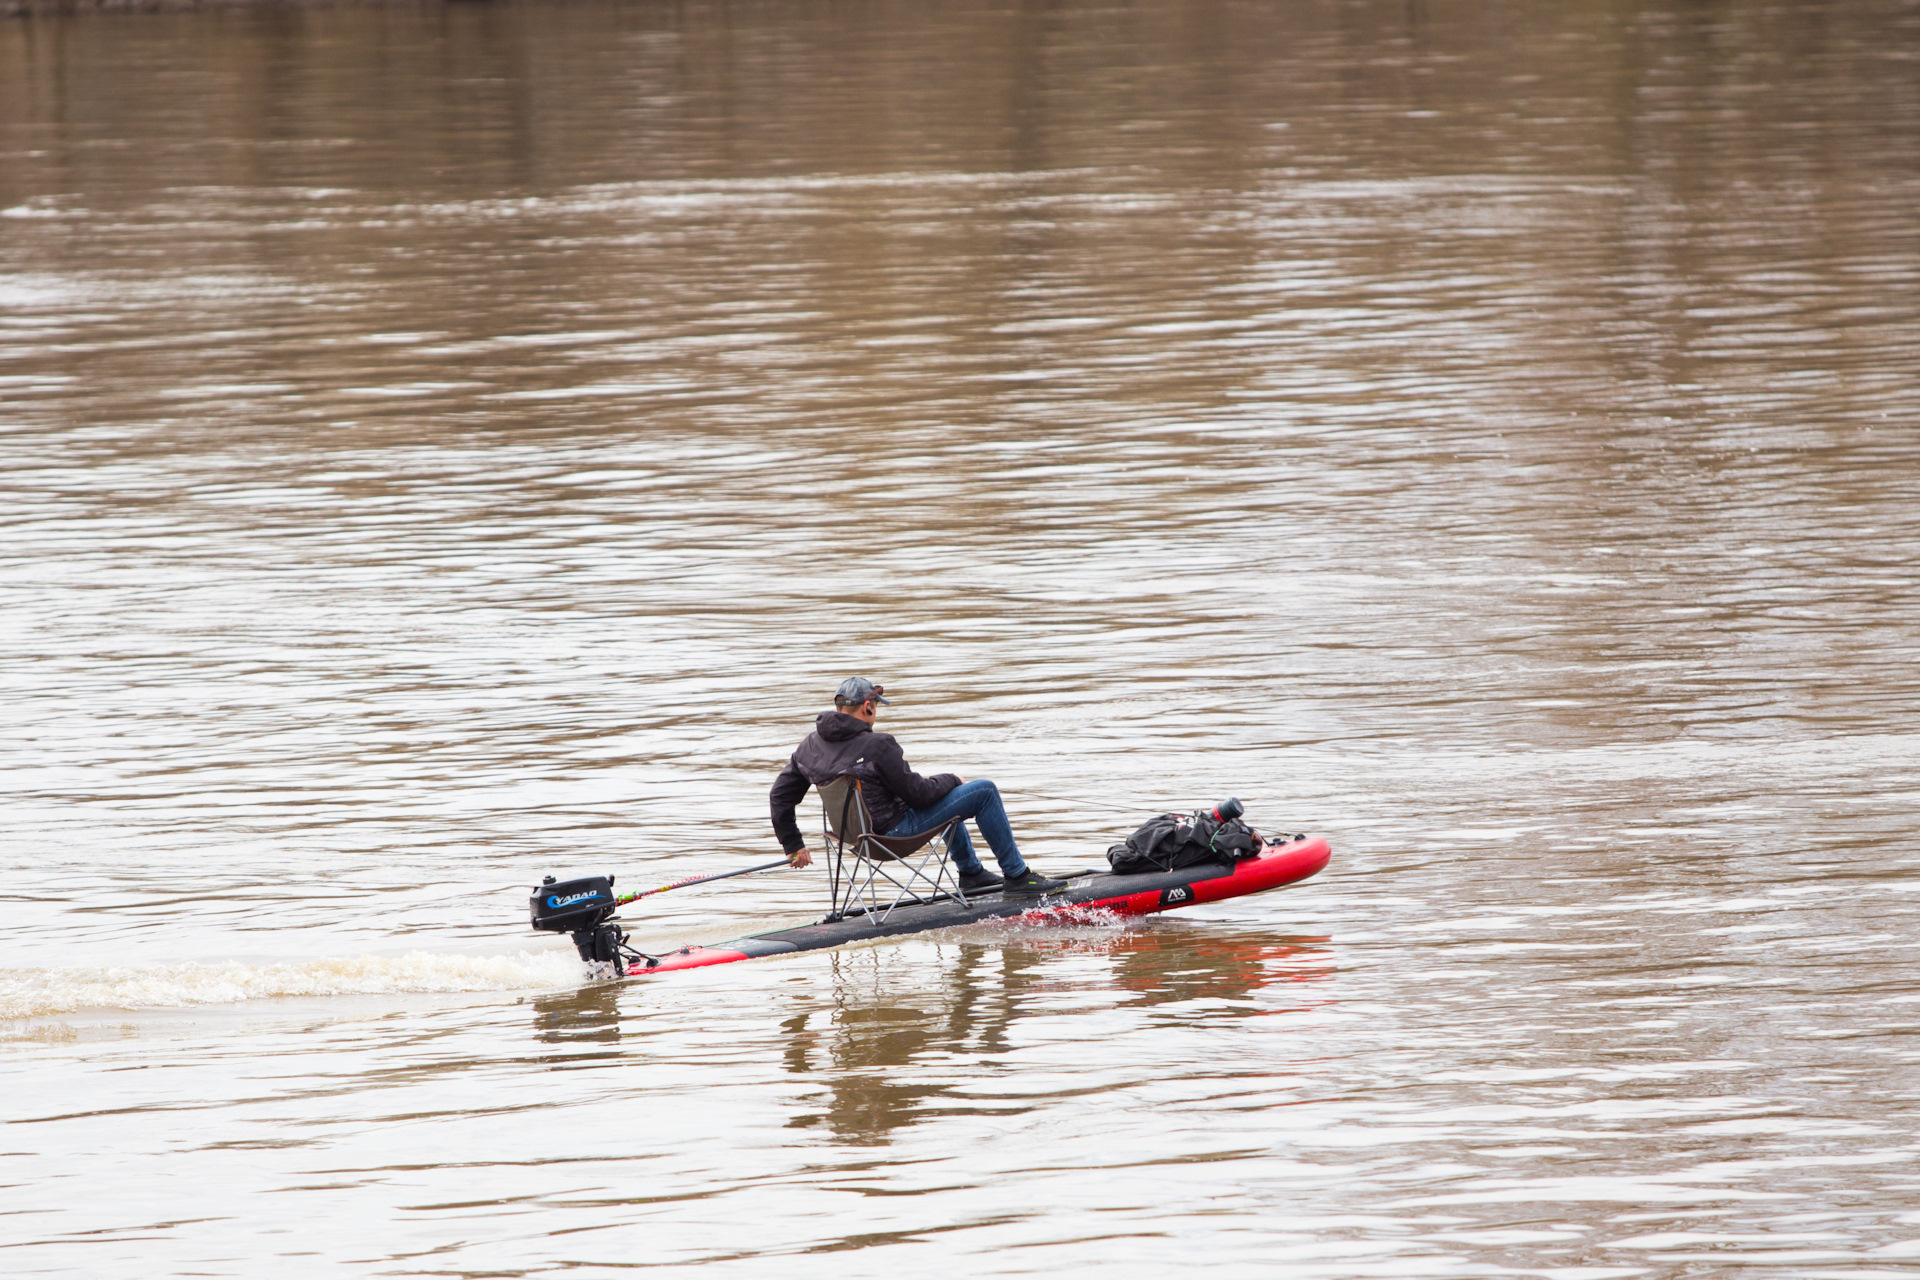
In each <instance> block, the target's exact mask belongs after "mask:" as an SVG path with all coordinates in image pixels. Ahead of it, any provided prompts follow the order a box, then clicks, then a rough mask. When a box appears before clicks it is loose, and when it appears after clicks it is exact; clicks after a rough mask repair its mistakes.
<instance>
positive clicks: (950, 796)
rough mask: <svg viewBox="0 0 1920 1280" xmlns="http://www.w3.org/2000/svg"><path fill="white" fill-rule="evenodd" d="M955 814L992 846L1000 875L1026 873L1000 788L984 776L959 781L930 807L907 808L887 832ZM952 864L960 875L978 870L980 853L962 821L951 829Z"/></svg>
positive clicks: (924, 827)
mask: <svg viewBox="0 0 1920 1280" xmlns="http://www.w3.org/2000/svg"><path fill="white" fill-rule="evenodd" d="M955 818H972V819H973V822H974V825H975V826H977V827H979V828H980V834H981V835H982V836H984V837H986V841H987V848H989V849H991V850H993V860H994V861H995V862H997V863H999V864H1000V874H1001V875H1003V876H1005V877H1006V878H1007V879H1009V880H1011V879H1013V878H1014V877H1015V876H1022V875H1025V874H1026V873H1027V864H1026V860H1025V859H1023V858H1022V857H1021V856H1020V846H1019V845H1017V844H1015V843H1014V842H1013V828H1012V827H1011V826H1010V825H1008V823H1007V807H1006V806H1005V805H1003V804H1001V803H1000V788H998V787H996V786H994V785H993V784H992V783H991V782H988V781H987V780H986V779H985V778H981V779H979V780H978V781H975V782H963V783H961V784H960V785H959V786H957V787H955V788H954V789H953V790H951V791H949V792H947V795H946V798H945V799H944V800H941V801H940V802H939V803H938V804H936V805H934V806H933V807H932V808H931V809H909V810H907V812H906V816H905V817H903V818H901V819H900V821H898V822H896V823H894V824H893V830H891V831H889V832H887V834H888V835H890V836H917V835H919V834H920V833H921V832H922V831H931V830H933V829H934V828H935V827H938V826H942V825H944V824H946V823H948V822H951V821H952V820H953V819H955ZM953 865H954V866H956V867H958V868H959V869H960V874H961V875H963V876H965V875H972V874H974V873H975V872H977V871H979V870H981V867H980V855H979V854H977V853H975V852H974V851H973V841H972V840H971V839H970V838H968V836H967V824H966V823H964V822H963V823H961V824H960V827H959V829H958V830H957V831H955V832H954V833H953Z"/></svg>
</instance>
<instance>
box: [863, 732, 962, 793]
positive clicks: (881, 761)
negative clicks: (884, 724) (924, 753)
mask: <svg viewBox="0 0 1920 1280" xmlns="http://www.w3.org/2000/svg"><path fill="white" fill-rule="evenodd" d="M876 736H879V737H882V738H884V741H883V742H878V743H875V744H874V745H875V746H877V747H879V748H880V749H879V750H878V751H875V752H873V753H872V756H871V759H872V761H873V767H874V769H875V770H876V771H877V772H878V773H879V774H880V781H882V782H884V783H886V784H887V790H889V791H891V792H893V794H894V795H896V796H899V797H900V799H901V801H902V802H903V803H904V804H906V806H907V807H908V808H909V809H931V808H933V806H934V805H936V804H939V803H940V802H941V801H942V800H945V799H946V798H947V792H949V791H951V790H953V789H954V788H955V787H957V786H959V785H960V775H959V774H957V773H936V774H934V775H933V776H932V777H931V778H923V777H921V776H920V775H919V774H917V773H915V772H914V771H913V770H912V769H911V768H910V767H908V765H907V755H906V752H904V751H902V750H901V749H900V744H899V743H898V742H896V741H894V738H893V735H892V734H884V735H876Z"/></svg>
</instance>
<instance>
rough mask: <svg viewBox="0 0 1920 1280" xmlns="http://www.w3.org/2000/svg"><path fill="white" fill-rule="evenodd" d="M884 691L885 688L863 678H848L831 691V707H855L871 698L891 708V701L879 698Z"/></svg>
mask: <svg viewBox="0 0 1920 1280" xmlns="http://www.w3.org/2000/svg"><path fill="white" fill-rule="evenodd" d="M886 689H887V686H885V685H883V684H875V683H874V682H873V681H871V680H869V679H867V678H866V677H865V676H848V677H847V678H846V679H845V680H842V681H841V682H840V687H839V688H838V689H835V690H834V691H833V705H834V706H836V707H857V706H859V705H860V704H861V703H863V702H865V701H867V700H868V699H869V698H871V699H872V700H873V701H875V702H884V703H886V705H888V706H892V705H893V702H892V700H891V699H889V698H883V697H881V696H880V695H881V694H882V693H885V692H886Z"/></svg>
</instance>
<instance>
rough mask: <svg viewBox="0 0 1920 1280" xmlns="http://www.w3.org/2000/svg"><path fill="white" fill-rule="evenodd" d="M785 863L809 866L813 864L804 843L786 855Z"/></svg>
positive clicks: (791, 865) (794, 865)
mask: <svg viewBox="0 0 1920 1280" xmlns="http://www.w3.org/2000/svg"><path fill="white" fill-rule="evenodd" d="M787 865H788V866H790V867H810V866H812V865H813V855H812V854H810V853H808V852H807V850H806V846H805V845H802V846H801V847H800V848H798V849H795V850H794V851H793V852H792V853H790V854H788V855H787Z"/></svg>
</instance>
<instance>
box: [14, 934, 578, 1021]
mask: <svg viewBox="0 0 1920 1280" xmlns="http://www.w3.org/2000/svg"><path fill="white" fill-rule="evenodd" d="M584 972H585V969H584V966H582V965H581V963H580V961H579V959H578V958H576V957H574V956H572V955H569V954H568V953H566V952H564V951H549V952H544V953H534V952H529V951H523V952H519V953H517V954H514V955H501V956H464V955H447V954H438V955H436V954H434V953H431V952H426V951H414V952H410V953H409V954H407V955H403V956H364V955H363V956H346V957H338V958H328V959H320V960H294V961H287V962H283V963H280V964H242V963H240V962H239V961H227V962H224V963H218V964H196V963H192V962H189V963H185V964H161V965H148V966H144V967H135V966H131V965H112V966H108V967H104V968H97V969H8V970H0V1020H9V1019H19V1018H34V1017H40V1016H43V1015H46V1014H55V1013H76V1012H79V1011H81V1010H87V1009H184V1008H191V1007H193V1006H195V1005H211V1004H239V1003H241V1002H242V1001H246V1000H270V999H275V998H281V997H287V996H348V995H385V994H392V993H433V992H460V991H525V990H537V989H540V988H548V987H561V986H568V985H570V984H573V983H577V982H579V981H580V979H581V977H582V975H583V973H584Z"/></svg>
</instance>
